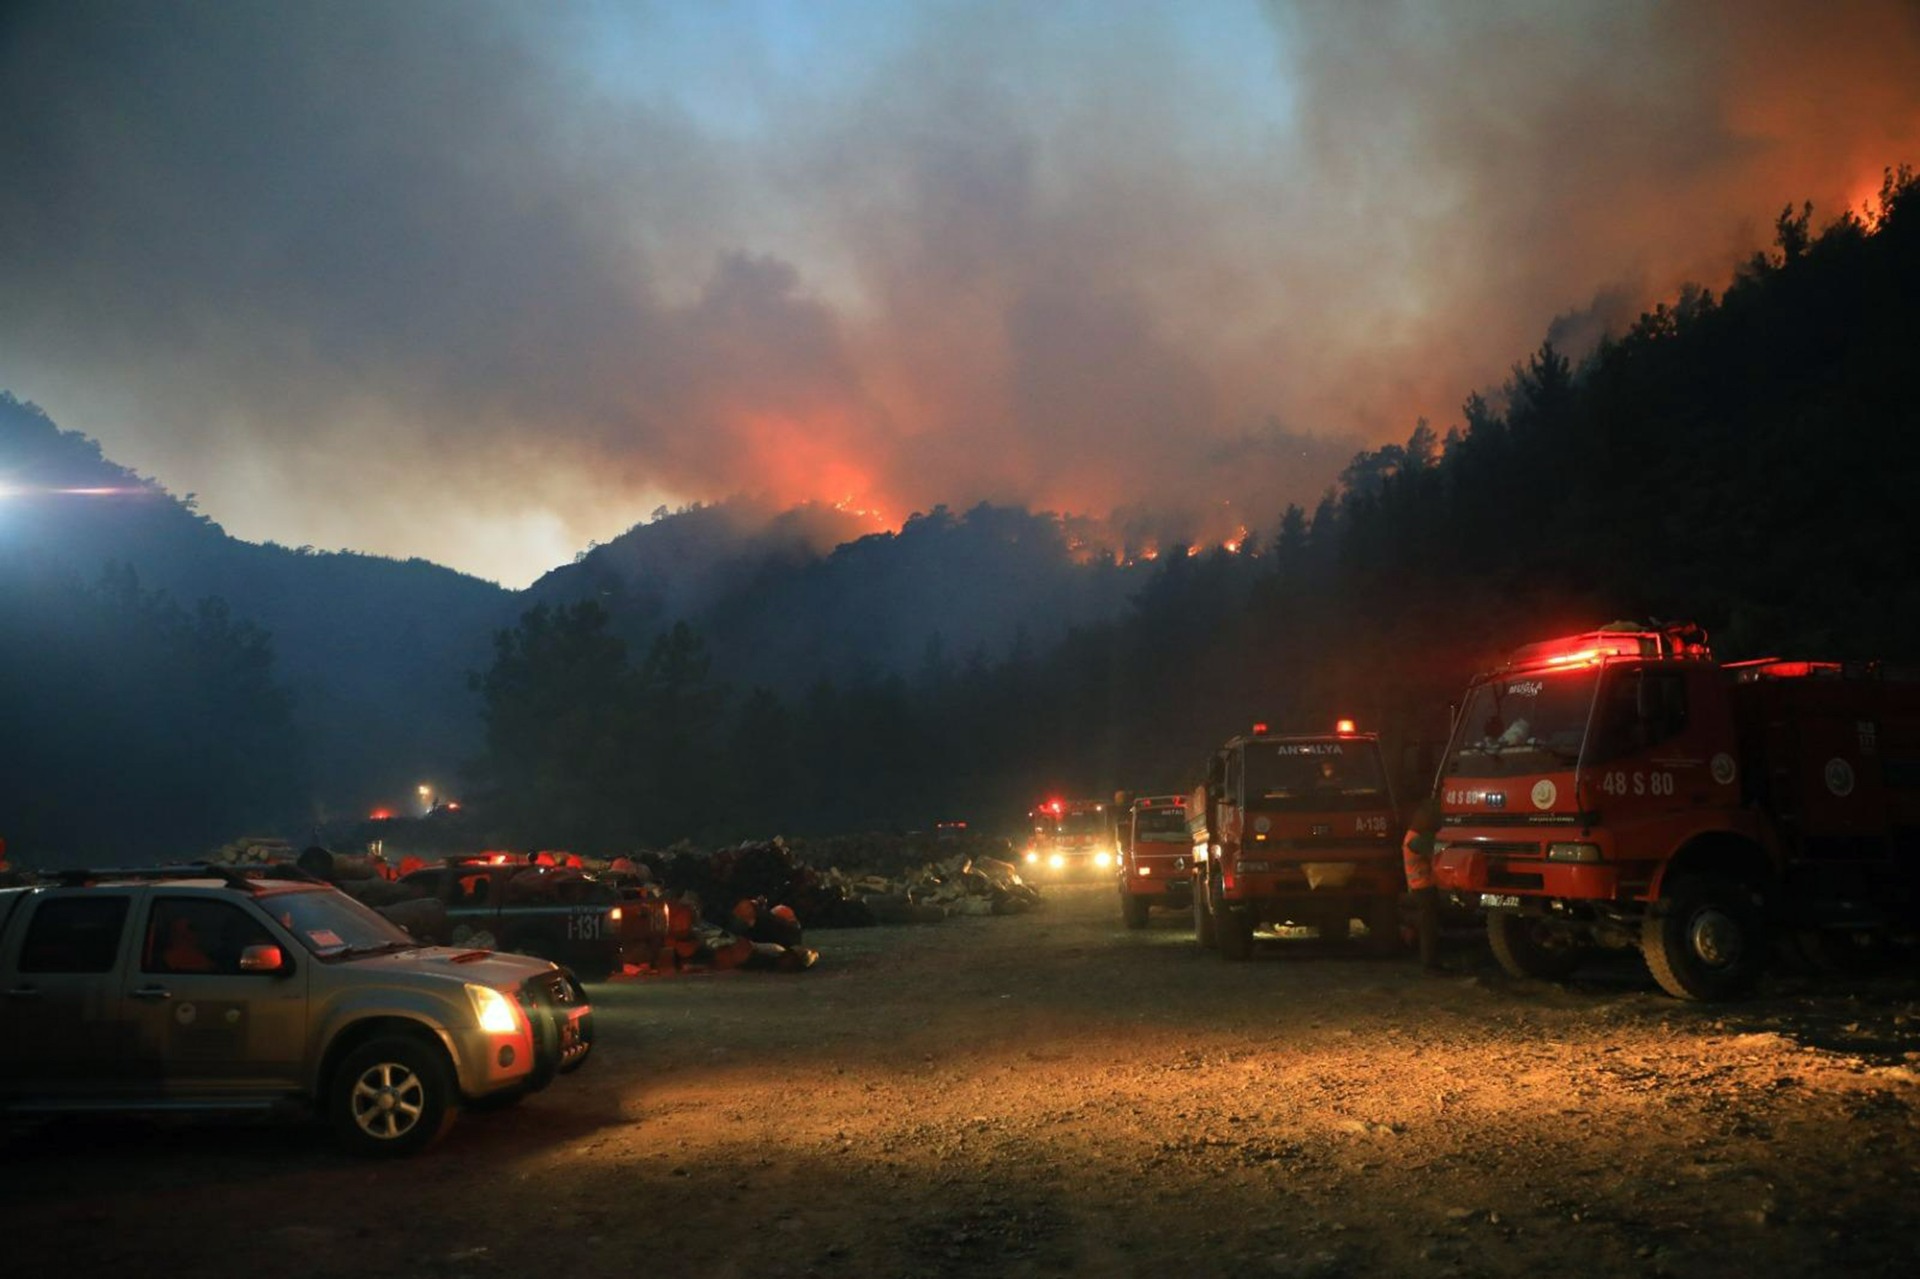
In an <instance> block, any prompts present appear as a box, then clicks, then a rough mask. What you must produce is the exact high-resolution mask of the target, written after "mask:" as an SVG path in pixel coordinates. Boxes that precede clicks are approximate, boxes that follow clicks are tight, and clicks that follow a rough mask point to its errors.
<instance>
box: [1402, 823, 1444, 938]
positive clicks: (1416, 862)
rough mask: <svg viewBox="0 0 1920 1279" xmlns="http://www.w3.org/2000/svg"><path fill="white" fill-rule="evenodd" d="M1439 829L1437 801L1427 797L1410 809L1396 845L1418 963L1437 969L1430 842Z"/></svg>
mask: <svg viewBox="0 0 1920 1279" xmlns="http://www.w3.org/2000/svg"><path fill="white" fill-rule="evenodd" d="M1439 829H1440V801H1439V800H1437V799H1434V798H1433V797H1432V796H1428V797H1427V798H1426V799H1423V800H1421V801H1420V803H1419V804H1418V805H1416V806H1415V807H1414V810H1413V815H1412V816H1411V817H1410V818H1409V819H1408V825H1407V834H1406V838H1405V839H1404V840H1402V841H1401V844H1400V854H1401V858H1402V860H1403V862H1404V864H1405V866H1406V870H1407V892H1408V894H1409V895H1411V896H1412V898H1413V908H1414V923H1415V927H1416V928H1417V929H1418V931H1419V936H1420V962H1421V963H1422V964H1424V965H1425V966H1426V967H1428V968H1438V967H1439V966H1440V890H1439V889H1437V888H1435V887H1434V883H1433V839H1434V835H1435V834H1436V833H1437V832H1438V831H1439Z"/></svg>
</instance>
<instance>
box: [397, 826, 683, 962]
mask: <svg viewBox="0 0 1920 1279" xmlns="http://www.w3.org/2000/svg"><path fill="white" fill-rule="evenodd" d="M399 883H400V886H401V887H402V888H404V889H409V890H411V891H413V892H416V893H418V894H420V895H421V896H426V897H433V898H437V899H439V901H440V902H441V903H442V904H443V905H444V906H445V907H446V930H447V931H446V933H445V935H443V936H433V937H424V938H422V939H421V940H423V941H433V942H439V943H443V944H454V945H459V944H465V943H466V941H467V939H468V938H470V937H473V936H477V935H480V934H485V936H486V938H488V939H489V940H490V942H491V945H492V947H493V948H494V949H498V950H508V951H514V952H517V953H519V954H523V955H534V956H538V957H539V958H541V959H550V960H552V961H553V962H554V963H556V964H564V965H565V966H567V967H568V968H570V969H572V970H573V972H574V975H575V976H577V977H579V978H580V980H582V981H589V982H597V981H604V980H605V979H606V978H607V977H608V976H610V975H611V974H613V973H617V972H619V971H620V968H621V966H622V965H623V964H624V963H625V962H626V961H627V960H628V959H629V958H635V959H640V958H645V957H646V956H645V955H644V954H643V953H642V952H648V951H651V949H652V947H653V946H654V945H655V944H657V939H654V938H652V937H650V936H648V935H646V932H647V928H646V926H647V918H646V914H645V912H644V910H633V909H630V908H629V907H628V906H627V905H625V904H623V895H622V893H621V891H620V888H619V887H618V886H617V885H615V884H613V883H610V882H608V881H606V880H603V879H601V878H599V877H597V876H594V875H590V874H586V873H584V872H582V871H579V870H574V869H570V868H568V867H564V866H556V865H552V864H543V863H539V862H531V863H530V862H529V861H528V860H527V859H526V858H524V857H516V856H513V855H511V854H507V853H495V854H492V855H491V856H479V857H456V858H450V859H449V860H448V861H447V862H446V864H445V865H441V866H428V867H424V868H422V869H420V870H415V871H411V872H409V873H407V874H405V875H402V876H401V877H400V880H399ZM629 952H632V953H631V954H630V953H629Z"/></svg>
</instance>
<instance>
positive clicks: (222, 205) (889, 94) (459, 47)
mask: <svg viewBox="0 0 1920 1279" xmlns="http://www.w3.org/2000/svg"><path fill="white" fill-rule="evenodd" d="M799 12H800V13H802V14H805V15H807V16H805V17H802V18H796V17H795V15H794V13H792V12H788V11H785V10H782V11H780V16H778V17H777V18H776V17H775V16H774V11H773V10H764V9H761V8H758V7H756V6H751V5H747V6H741V7H737V8H733V7H729V8H719V9H701V10H693V9H690V8H688V7H685V6H677V5H661V6H652V5H644V4H636V5H613V4H604V5H591V4H589V5H580V6H566V7H552V6H535V7H528V6H520V5H514V4H499V5H496V6H488V5H483V4H476V3H470V2H465V0H463V2H460V3H451V2H445V3H442V2H437V0H416V2H414V3H408V4H399V5H396V4H390V3H382V2H377V0H366V2H346V3H331V4H326V5H298V6H262V5H254V4H241V3H213V2H208V3H199V4H193V5H177V6H148V5H136V4H130V3H99V4H89V3H54V2H48V3H39V4H35V3H26V4H19V3H16V4H12V5H9V6H7V7H6V8H5V9H4V10H0V118H4V119H5V120H6V121H7V122H8V127H7V128H6V129H4V130H0V172H4V173H5V174H6V175H7V181H6V182H4V183H0V284H3V285H4V288H5V296H6V299H7V301H6V305H5V306H4V307H0V386H4V387H5V388H6V389H8V390H10V391H12V392H14V393H15V394H17V395H19V396H21V397H22V398H26V399H31V400H34V401H37V402H38V403H40V404H41V405H42V406H43V407H45V408H46V409H47V410H48V411H49V412H50V413H51V414H52V415H53V416H54V417H55V418H56V420H58V421H59V422H60V423H61V424H62V425H63V426H65V427H68V428H70V429H75V430H80V431H84V432H85V433H87V434H89V435H93V436H95V437H97V438H98V439H100V440H101V441H102V443H103V445H104V446H105V448H106V450H107V452H108V454H109V455H110V456H112V457H114V458H115V459H116V460H118V461H122V462H124V463H126V464H128V465H131V466H134V467H135V468H136V469H139V470H140V471H142V472H143V473H146V474H150V475H153V476H154V477H156V478H158V479H159V480H161V481H162V482H163V483H165V484H166V485H167V486H168V487H169V488H172V489H173V490H174V491H176V492H182V493H184V492H188V491H195V492H197V493H198V495H199V499H200V505H201V508H202V509H203V510H205V511H206V512H207V513H208V514H210V515H212V516H213V517H214V518H215V519H217V520H220V521H221V522H222V523H224V524H226V525H227V527H228V528H229V529H230V530H231V531H233V532H235V533H237V534H239V535H241V536H246V537H252V538H272V539H275V540H279V541H282V542H285V543H289V544H301V543H311V544H315V545H319V546H323V547H333V546H351V547H354V548H356V549H366V550H374V551H380V552H385V553H389V554H400V555H411V554H418V555H424V556H426V557H428V558H431V559H435V560H438V561H441V562H444V563H450V564H454V565H456V566H458V567H462V568H466V569H469V570H471V571H477V572H480V573H482V574H483V575H486V576H490V577H496V578H500V579H503V580H506V581H508V582H510V583H518V582H522V581H525V580H527V579H529V578H531V577H532V576H534V575H536V574H537V573H538V572H539V571H540V570H542V569H543V568H546V567H548V566H550V565H552V564H554V563H558V562H561V561H562V560H564V559H566V558H567V557H569V556H570V555H571V554H572V552H573V551H575V550H577V549H578V548H580V547H581V546H583V545H585V544H586V543H587V542H588V540H589V539H592V538H599V539H605V538H607V537H609V536H611V535H613V534H615V533H618V532H619V531H620V530H622V529H623V528H625V527H627V526H628V525H630V524H632V523H634V522H636V521H638V520H640V519H642V518H644V517H645V515H646V513H647V512H648V511H650V510H652V509H653V508H655V507H656V506H658V505H661V504H667V505H677V504H680V503H684V502H689V501H696V500H699V501H710V500H714V499H718V498H722V497H725V496H727V495H730V494H734V493H750V494H754V495H756V496H758V497H760V498H763V499H765V500H769V501H772V502H774V503H776V504H784V503H790V502H799V501H803V500H818V501H823V502H826V503H844V504H845V505H847V506H849V507H852V508H858V509H860V510H863V511H874V512H878V513H879V516H880V518H882V519H884V520H886V521H889V522H892V523H896V524H897V523H898V522H899V520H900V519H902V518H903V517H904V516H906V515H907V514H909V513H910V512H912V511H914V510H925V509H928V508H929V507H931V506H932V505H934V504H936V503H946V504H949V505H951V506H954V507H956V508H961V507H965V506H967V505H970V504H971V503H973V502H976V501H980V500H991V501H999V502H1020V503H1030V504H1033V505H1035V506H1040V507H1046V508H1050V509H1056V510H1061V511H1067V512H1074V513H1081V514H1090V515H1094V516H1100V517H1105V516H1108V515H1111V514H1115V513H1118V517H1119V523H1120V524H1121V525H1123V526H1124V527H1125V528H1126V529H1127V531H1128V533H1127V535H1128V536H1131V537H1133V538H1135V539H1136V540H1143V541H1144V540H1154V539H1166V538H1176V537H1185V536H1192V537H1199V538H1219V537H1226V536H1230V535H1231V532H1232V531H1233V530H1234V529H1236V528H1238V527H1240V526H1243V525H1244V526H1252V527H1256V528H1258V527H1262V526H1264V527H1266V528H1268V529H1270V528H1271V526H1272V524H1273V522H1274V520H1275V518H1276V517H1277V515H1278V512H1279V510H1280V508H1281V507H1282V506H1284V504H1285V503H1286V502H1288V501H1299V502H1301V503H1303V504H1305V505H1308V506H1311V505H1312V503H1313V501H1314V500H1315V499H1316V498H1317V497H1318V495H1319V493H1320V492H1321V491H1322V490H1323V489H1324V488H1325V487H1326V485H1327V484H1328V483H1329V482H1330V481H1331V479H1332V478H1333V476H1334V475H1336V474H1337V473H1338V471H1339V469H1340V466H1341V464H1342V463H1343V462H1344V461H1345V459H1346V458H1347V457H1348V456H1349V455H1350V454H1351V453H1352V451H1353V450H1354V449H1356V448H1359V447H1362V446H1369V445H1374V444H1378V443H1381V442H1383V441H1386V440H1389V439H1404V438H1405V437H1406V435H1407V434H1408V433H1409V432H1410V431H1411V430H1412V428H1413V427H1414V425H1415V423H1416V421H1417V420H1418V419H1419V418H1420V417H1423V416H1424V417H1427V418H1430V419H1432V421H1433V424H1434V425H1435V426H1436V428H1438V429H1440V430H1442V431H1444V429H1445V428H1446V427H1447V426H1448V425H1451V424H1452V423H1453V422H1455V421H1457V418H1458V414H1457V409H1458V405H1459V403H1460V401H1461V399H1462V398H1463V397H1464V396H1465V394H1466V393H1467V392H1469V391H1472V390H1474V389H1476V388H1481V387H1490V386H1497V385H1498V384H1499V383H1500V381H1501V380H1502V379H1503V378H1504V377H1505V375H1506V372H1507V370H1508V368H1509V366H1510V365H1511V364H1512V363H1513V362H1514V361H1515V360H1517V359H1519V358H1521V357H1522V356H1523V355H1524V354H1525V353H1526V352H1527V351H1528V350H1529V349H1530V348H1531V347H1533V346H1534V345H1536V344H1537V343H1538V342H1539V341H1540V339H1541V338H1542V337H1543V336H1544V335H1545V334H1546V333H1547V331H1548V327H1549V325H1550V324H1556V320H1557V325H1556V329H1555V331H1556V332H1557V333H1559V334H1561V335H1564V336H1565V337H1567V338H1568V340H1570V341H1573V342H1576V343H1578V342H1591V341H1592V340H1593V339H1594V338H1595V337H1596V336H1597V335H1598V334H1599V333H1601V332H1603V331H1605V330H1606V329H1607V328H1608V327H1613V328H1615V329H1617V328H1618V327H1619V326H1620V325H1621V324H1623V323H1629V322H1631V320H1632V318H1633V316H1634V315H1635V314H1637V312H1638V311H1639V310H1640V309H1641V308H1642V307H1644V306H1646V305H1649V304H1650V303H1651V302H1652V301H1654V300H1657V299H1660V298H1663V297H1668V296H1671V295H1672V294H1673V293H1674V291H1675V290H1677V289H1678V288H1679V287H1680V286H1681V285H1682V284H1683V283H1685V282H1689V281H1696V282H1699V283H1703V284H1706V285H1708V286H1710V287H1715V288H1717V287H1720V286H1721V285H1723V284H1724V283H1725V281H1726V279H1727V277H1728V275H1729V273H1730V271H1731V270H1732V268H1733V266H1734V265H1735V263H1737V262H1738V261H1739V260H1741V259H1742V258H1744V257H1745V256H1747V255H1749V254H1751V253H1752V252H1753V251H1754V250H1755V249H1757V248H1760V247H1762V246H1763V245H1764V244H1765V243H1766V241H1767V239H1768V238H1769V236H1770V234H1771V224H1772V220H1773V217H1774V215H1775V214H1776V213H1777V212H1778V211H1779V209H1780V208H1781V207H1782V206H1783V205H1784V204H1786V203H1787V202H1788V201H1793V202H1795V203H1796V204H1797V203H1798V202H1799V201H1800V200H1803V199H1806V200H1812V201H1814V202H1815V205H1816V209H1817V211H1818V216H1819V218H1820V220H1825V218H1826V217H1830V216H1832V215H1833V214H1837V213H1838V212H1839V211H1840V210H1842V209H1843V208H1847V207H1854V208H1858V207H1860V205H1861V204H1862V202H1863V201H1864V200H1866V199H1867V198H1868V197H1869V196H1870V195H1871V193H1872V192H1873V191H1874V190H1875V189H1877V187H1878V184H1879V178H1880V173H1881V170H1882V169H1883V168H1884V167H1885V166H1887V165H1891V164H1897V163H1900V162H1903V161H1909V162H1910V161H1913V160H1915V159H1916V158H1920V18H1917V17H1916V10H1915V8H1914V7H1913V6H1912V5H1911V4H1910V3H1906V2H1905V0H1882V2H1875V3H1848V4H1840V5H1832V6H1813V5H1806V4H1800V3H1788V2H1785V0H1781V2H1777V3H1744V2H1743V3H1737V4H1736V3H1732V2H1731V0H1728V2H1726V3H1714V4H1706V3H1702V4H1689V5H1672V4H1663V3H1655V2H1653V0H1644V2H1621V0H1591V2H1589V3H1580V4H1571V5H1556V6H1543V5H1539V4H1533V3H1520V2H1519V0H1508V2H1504V3H1501V2H1488V3H1464V2H1462V3H1449V4H1429V3H1415V2H1414V0H1403V2H1402V3H1374V4H1364V5H1359V4H1354V5H1348V4H1340V5H1334V4H1317V3H1307V2H1304V0H1302V2H1300V3H1285V2H1282V0H1273V2H1272V3H1270V4H1268V5H1266V6H1265V7H1264V8H1262V7H1257V6H1252V5H1236V4H1226V3H1221V4H1214V5H1209V6H1201V7H1196V6H1181V5H1167V6H1159V5H1144V4H1127V5H1118V6H1116V5H1110V4H1085V5H1059V6H1054V5H1048V6H1035V5H1026V4H995V3H986V4H964V5H957V4H956V5H945V4H943V5H935V6H914V7H911V8H906V7H900V6H887V5H880V4H851V5H845V6H821V7H819V8H817V9H814V8H804V9H801V10H799Z"/></svg>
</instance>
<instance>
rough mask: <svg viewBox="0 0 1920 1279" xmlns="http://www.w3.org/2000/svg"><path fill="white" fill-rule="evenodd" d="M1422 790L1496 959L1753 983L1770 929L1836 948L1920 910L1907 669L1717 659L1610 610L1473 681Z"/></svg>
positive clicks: (1448, 887)
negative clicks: (1617, 619) (1595, 953)
mask: <svg viewBox="0 0 1920 1279" xmlns="http://www.w3.org/2000/svg"><path fill="white" fill-rule="evenodd" d="M1462 705H1463V707H1464V709H1463V711H1462V712H1461V714H1460V715H1459V717H1458V720H1457V722H1456V724H1455V727H1454V733H1453V739H1452V742H1451V744H1450V745H1449V748H1448V751H1447V755H1446V758H1445V759H1444V760H1443V762H1442V764H1441V772H1440V777H1439V779H1438V782H1437V786H1438V789H1439V792H1440V798H1441V801H1442V810H1443V817H1442V825H1441V829H1440V834H1439V837H1438V839H1437V841H1436V844H1435V850H1434V877H1435V880H1436V882H1437V883H1438V885H1439V888H1440V890H1441V891H1442V892H1443V893H1449V894H1452V895H1453V897H1454V898H1455V900H1456V901H1460V902H1462V903H1472V904H1475V905H1477V906H1478V907H1479V908H1480V909H1482V910H1483V911H1484V912H1485V914H1486V921H1487V935H1488V937H1489V939H1490V941H1491V943H1492V947H1493V952H1494V954H1495V956H1496V957H1498V959H1499V961H1500V963H1501V965H1502V966H1503V967H1505V968H1506V970H1507V971H1508V972H1510V973H1512V974H1514V975H1516V976H1531V977H1544V978H1550V979H1559V978H1563V977H1565V976H1567V975H1568V974H1569V973H1571V972H1572V971H1573V969H1574V968H1575V967H1576V966H1577V965H1578V964H1579V963H1580V962H1581V960H1582V958H1583V957H1584V956H1585V955H1586V954H1588V953H1589V952H1590V951H1591V950H1592V949H1593V948H1595V947H1607V948H1638V949H1639V951H1640V953H1641V954H1642V955H1643V956H1644V957H1645V959H1646V962H1647V967H1648V968H1649V969H1650V970H1651V971H1652V973H1653V975H1654V978H1655V979H1656V980H1657V981H1658V982H1659V983H1660V985H1661V986H1662V987H1664V988H1665V989H1666V990H1667V991H1668V992H1669V993H1671V994H1673V995H1674V996H1676V997H1678V998H1682V999H1715V998H1721V997H1726V996H1731V995H1735V994H1738V993H1740V992H1741V991H1743V990H1746V989H1747V988H1749V987H1750V986H1751V985H1752V984H1753V982H1754V980H1755V979H1756V978H1757V976H1758V975H1759V973H1760V972H1761V970H1762V968H1763V967H1764V965H1765V963H1766V961H1767V959H1768V957H1769V952H1770V950H1771V949H1772V946H1773V943H1774V941H1776V940H1787V939H1793V940H1797V941H1798V942H1799V943H1801V945H1802V946H1803V948H1804V949H1805V950H1806V951H1807V953H1808V954H1809V955H1810V956H1811V957H1813V958H1816V959H1825V960H1828V961H1831V962H1836V963H1837V962H1841V961H1842V960H1844V959H1845V958H1846V956H1847V955H1848V954H1849V953H1852V952H1855V951H1857V949H1858V948H1859V947H1861V946H1872V945H1874V944H1875V943H1876V942H1877V941H1879V940H1884V939H1885V938H1886V937H1887V936H1888V935H1889V932H1890V931H1891V930H1895V929H1902V928H1911V927H1912V926H1913V924H1914V923H1915V920H1916V907H1917V906H1920V681H1916V680H1915V679H1914V678H1912V677H1910V676H1906V677H1903V676H1899V675H1896V674H1895V673H1893V672H1890V671H1887V670H1885V669H1884V668H1882V667H1880V666H1879V665H1877V664H1854V663H1841V662H1831V661H1782V660H1779V659H1775V658H1768V659H1764V660H1759V661H1749V662H1731V663H1724V664H1723V663H1721V662H1718V661H1716V660H1715V659H1714V657H1713V655H1712V653H1711V651H1710V650H1709V649H1708V647H1707V637H1706V635H1705V633H1704V632H1702V631H1700V630H1699V629H1698V628H1697V627H1692V626H1669V627H1658V626H1652V627H1649V626H1639V625H1628V624H1618V625H1616V626H1612V627H1607V628H1604V629H1602V630H1598V631H1593V632H1588V633H1586V634H1580V635H1573V636H1567V637H1564V638H1560V639H1555V640H1549V641H1545V642H1542V643H1536V644H1530V645H1527V646H1526V647H1524V648H1520V649H1517V650H1516V651H1515V652H1514V653H1513V654H1512V656H1510V657H1509V658H1508V659H1507V661H1506V662H1505V663H1503V664H1502V665H1501V666H1499V667H1498V668H1496V669H1494V670H1492V671H1489V672H1487V673H1485V674H1483V675H1480V676H1478V677H1477V678H1475V679H1474V680H1473V681H1472V683H1471V685H1470V687H1469V688H1468V690H1467V694H1466V698H1465V700H1464V702H1463V703H1462Z"/></svg>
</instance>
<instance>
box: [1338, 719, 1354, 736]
mask: <svg viewBox="0 0 1920 1279" xmlns="http://www.w3.org/2000/svg"><path fill="white" fill-rule="evenodd" d="M1333 731H1334V732H1336V733H1340V734H1342V735H1348V734H1352V733H1357V732H1359V731H1360V730H1358V729H1357V728H1355V727H1354V726H1353V721H1352V720H1350V719H1340V720H1335V721H1334V722H1333Z"/></svg>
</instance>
